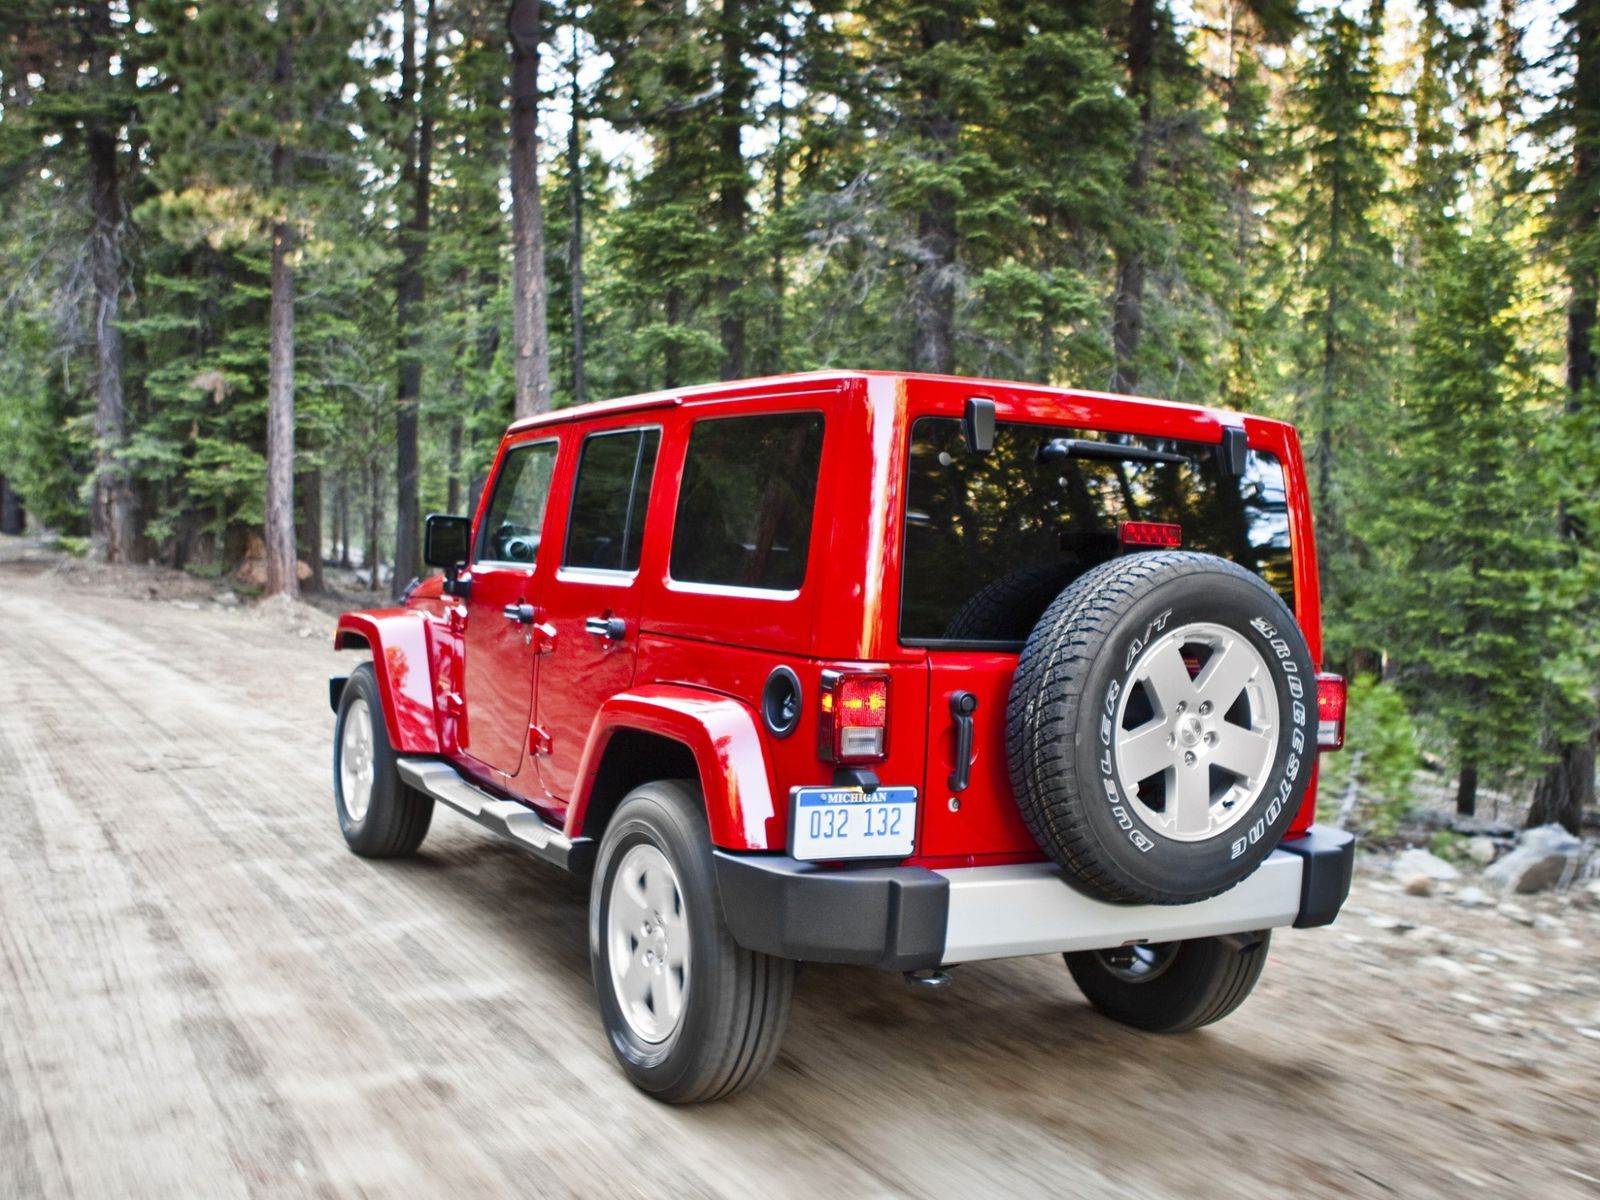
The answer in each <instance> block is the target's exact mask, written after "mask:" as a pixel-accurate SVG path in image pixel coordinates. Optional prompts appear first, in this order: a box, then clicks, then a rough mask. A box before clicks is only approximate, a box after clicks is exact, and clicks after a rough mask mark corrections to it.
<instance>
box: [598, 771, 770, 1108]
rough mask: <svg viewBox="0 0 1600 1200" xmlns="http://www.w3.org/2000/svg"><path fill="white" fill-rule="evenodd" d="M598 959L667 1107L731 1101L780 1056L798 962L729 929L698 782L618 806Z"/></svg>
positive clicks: (605, 865) (608, 992) (613, 1025)
mask: <svg viewBox="0 0 1600 1200" xmlns="http://www.w3.org/2000/svg"><path fill="white" fill-rule="evenodd" d="M589 956H590V960H591V962H592V964H593V968H594V986H595V993H596V996H597V998H598V1000H599V1004H600V1016H601V1020H602V1021H603V1022H604V1024H605V1029H606V1034H607V1036H608V1038H609V1039H610V1042H611V1049H612V1051H613V1053H615V1054H616V1056H617V1061H618V1062H619V1063H621V1064H622V1069H623V1070H624V1071H626V1072H627V1074H628V1077H629V1078H630V1079H632V1080H633V1082H634V1083H636V1084H637V1085H638V1086H639V1087H640V1088H642V1089H643V1090H644V1091H646V1092H649V1093H650V1094H651V1095H652V1096H654V1097H656V1098H657V1099H658V1100H665V1101H668V1102H671V1103H676V1104H686V1103H693V1102H696V1101H701V1100H718V1099H721V1098H722V1097H724V1096H730V1095H732V1094H733V1093H735V1092H738V1091H741V1090H743V1089H744V1088H746V1087H749V1086H750V1085H751V1084H752V1083H754V1082H755V1081H756V1080H757V1079H759V1078H761V1076H762V1075H763V1074H764V1073H765V1072H766V1070H767V1068H768V1067H769V1066H771V1065H772V1060H773V1059H774V1058H776V1057H777V1053H778V1045H779V1042H780V1041H781V1040H782V1038H783V1030H784V1026H785V1025H787V1024H788V1020H789V1003H790V998H791V996H792V995H793V992H794V963H792V962H790V961H788V960H787V959H781V958H773V957H771V956H770V955H766V954H758V953H756V952H754V951H751V950H746V949H744V948H742V947H741V946H739V945H738V944H737V943H736V942H735V941H734V940H733V936H732V935H731V934H730V933H729V932H728V927H727V924H726V923H725V922H724V920H723V915H722V897H721V895H720V893H719V892H718V889H717V878H716V868H715V865H714V863H713V861H712V856H711V838H710V831H709V830H708V828H707V826H706V819H705V810H704V803H703V801H702V800H701V796H700V790H699V788H697V787H696V786H695V785H694V784H693V783H691V782H689V781H686V780H663V781H660V782H656V783H648V784H644V785H642V786H640V787H637V788H635V789H634V790H633V791H632V792H630V793H629V794H628V795H627V796H626V797H625V798H624V799H623V801H622V804H621V806H620V807H618V809H617V812H616V815H615V816H614V817H612V819H611V823H610V824H609V825H608V826H607V827H606V832H605V836H604V837H603V838H602V839H601V842H600V854H599V860H598V861H597V862H596V864H595V871H594V881H593V883H592V885H591V890H590V893H589Z"/></svg>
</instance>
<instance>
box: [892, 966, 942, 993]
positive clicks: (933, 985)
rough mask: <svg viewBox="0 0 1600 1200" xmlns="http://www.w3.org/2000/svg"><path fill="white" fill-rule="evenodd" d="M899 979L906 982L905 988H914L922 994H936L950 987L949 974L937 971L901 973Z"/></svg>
mask: <svg viewBox="0 0 1600 1200" xmlns="http://www.w3.org/2000/svg"><path fill="white" fill-rule="evenodd" d="M900 978H902V979H904V980H905V981H906V986H908V987H914V988H916V989H917V990H918V991H922V992H937V991H938V990H939V989H940V988H947V987H949V986H950V972H948V971H940V970H937V969H935V970H923V971H903V972H901V975H900Z"/></svg>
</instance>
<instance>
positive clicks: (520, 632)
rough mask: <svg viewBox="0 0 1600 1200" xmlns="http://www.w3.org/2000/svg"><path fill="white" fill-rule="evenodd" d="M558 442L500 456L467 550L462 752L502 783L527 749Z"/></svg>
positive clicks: (515, 448) (531, 445)
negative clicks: (538, 578) (538, 581)
mask: <svg viewBox="0 0 1600 1200" xmlns="http://www.w3.org/2000/svg"><path fill="white" fill-rule="evenodd" d="M558 445H559V443H558V442H557V441H556V440H555V439H553V438H551V439H548V440H545V441H538V442H524V443H521V444H520V445H516V446H512V447H511V448H510V449H509V450H507V451H506V453H505V457H504V459H503V460H502V461H501V464H500V470H499V472H498V474H497V475H496V476H495V483H494V492H493V494H492V495H491V496H490V498H489V507H488V508H487V509H486V510H485V512H484V518H483V524H482V526H481V527H480V528H479V530H478V536H477V540H476V542H475V543H474V546H473V550H474V555H475V557H474V560H473V563H472V576H471V578H472V592H471V595H470V596H469V598H468V600H467V629H466V655H465V658H466V664H465V670H464V671H463V675H464V680H463V686H462V690H463V693H464V695H465V700H466V706H467V720H466V722H465V723H464V724H465V728H466V737H465V738H464V739H463V746H462V748H463V749H464V750H465V751H466V752H467V753H468V754H469V755H471V756H472V757H473V758H474V759H476V760H477V761H478V762H480V763H482V764H483V765H484V766H485V767H488V768H489V769H490V770H491V771H493V772H494V773H495V774H496V775H498V776H501V777H502V778H501V780H500V782H502V783H505V782H506V781H507V780H509V779H510V778H511V777H512V776H514V775H516V773H517V771H518V769H519V768H520V767H521V765H522V756H523V753H524V751H525V750H526V747H527V744H528V719H529V714H530V712H531V709H532V704H533V685H534V670H535V667H536V664H537V663H538V661H539V660H538V651H539V645H540V642H539V633H538V630H539V625H540V619H541V613H540V610H539V607H538V596H537V595H536V588H535V585H534V580H535V568H536V567H537V565H538V562H539V544H540V542H541V540H542V538H543V532H544V516H545V510H546V509H547V508H548V501H549V498H550V481H551V478H552V476H553V475H554V474H555V465H556V450H557V447H558Z"/></svg>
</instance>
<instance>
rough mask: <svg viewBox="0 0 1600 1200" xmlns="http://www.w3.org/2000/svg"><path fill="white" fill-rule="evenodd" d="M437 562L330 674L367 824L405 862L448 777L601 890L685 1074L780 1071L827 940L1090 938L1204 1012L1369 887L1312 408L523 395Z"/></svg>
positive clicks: (358, 628) (1016, 389)
mask: <svg viewBox="0 0 1600 1200" xmlns="http://www.w3.org/2000/svg"><path fill="white" fill-rule="evenodd" d="M425 557H426V560H427V561H428V563H429V564H431V565H433V566H436V567H440V568H442V569H443V572H444V574H443V575H442V576H435V577H433V578H430V579H428V580H425V581H424V582H422V583H421V584H417V585H413V587H412V588H411V589H410V592H409V594H408V596H407V597H406V599H405V601H404V604H403V606H402V607H400V608H389V609H378V610H373V611H368V612H357V613H347V614H345V615H344V616H342V617H341V618H340V619H339V625H338V632H337V635H336V645H337V646H338V647H340V648H343V649H364V650H370V651H371V655H372V661H371V663H370V664H362V665H361V666H360V667H358V668H357V669H356V670H355V672H354V673H353V674H352V675H350V676H349V677H348V678H347V679H345V678H339V679H334V680H333V681H332V683H331V697H330V698H331V700H332V703H333V706H334V709H335V711H336V712H337V713H338V723H337V725H336V727H335V733H334V771H333V775H334V793H335V799H336V806H337V810H338V816H339V825H340V828H341V829H342V830H343V832H344V836H345V840H346V841H347V842H348V843H349V845H350V848H351V849H352V850H353V851H355V852H356V853H357V854H361V855H366V856H369V857H375V858H381V857H387V856H392V855H401V854H409V853H411V852H412V851H414V850H416V849H417V847H418V845H419V844H420V843H421V841H422V839H423V837H424V835H425V834H426V833H427V830H428V822H429V818H430V817H431V815H432V812H433V807H434V801H443V802H444V803H445V804H447V805H449V806H450V807H451V808H454V809H456V810H458V811H460V812H462V813H465V814H466V815H467V816H469V817H472V818H473V819H475V820H476V821H478V822H480V823H481V824H483V825H486V826H488V827H489V828H490V829H492V830H493V831H495V832H496V833H497V834H499V835H501V836H502V837H504V838H507V839H509V841H510V842H512V843H513V844H515V845H517V846H519V847H521V848H523V849H525V850H527V851H529V852H531V853H532V854H534V855H536V856H537V857H539V858H542V859H545V860H546V861H548V862H552V863H555V864H556V865H558V866H561V867H564V868H566V869H567V870H569V871H573V872H581V873H584V874H590V875H592V877H593V882H592V885H591V890H590V908H589V914H590V915H589V945H590V954H591V958H592V961H593V968H594V980H595V991H596V994H597V996H598V999H599V1005H600V1011H601V1016H602V1019H603V1021H604V1024H605V1028H606V1032H607V1034H608V1035H609V1037H610V1041H611V1045H612V1048H613V1049H614V1051H615V1052H616V1056H617V1058H618V1059H619V1060H620V1062H621V1063H622V1066H623V1068H624V1070H626V1071H627V1073H628V1074H629V1076H631V1077H632V1079H633V1080H634V1081H635V1082H636V1083H637V1084H638V1085H639V1086H640V1087H642V1088H644V1089H645V1090H646V1091H648V1092H650V1093H651V1094H653V1095H655V1096H658V1097H660V1098H661V1099H663V1100H671V1101H694V1100H707V1099H712V1098H715V1097H719V1096H725V1095H728V1094H730V1093H732V1092H735V1091H737V1090H739V1089H740V1088H743V1087H745V1086H747V1085H748V1084H750V1083H751V1082H753V1081H754V1080H755V1079H757V1078H759V1077H760V1075H761V1073H762V1072H763V1071H764V1070H765V1069H766V1068H767V1066H768V1065H769V1064H770V1063H771V1062H772V1059H773V1057H774V1056H775V1055H776V1053H777V1049H778V1042H779V1038H780V1037H781V1035H782V1032H783V1028H784V1024H785V1022H786V1020H787V1018H788V1013H789V1001H790V994H791V991H792V987H793V980H794V964H795V962H796V961H814V962H833V963H858V964H866V965H870V966H875V967H880V968H884V969H887V970H895V971H903V972H906V973H907V975H908V978H911V979H913V980H915V981H919V982H923V983H927V984H939V983H943V982H945V980H946V976H945V975H944V973H943V971H942V970H941V968H943V967H947V966H949V965H951V964H954V963H964V962H972V961H974V960H978V959H985V958H999V957H1004V956H1008V955H1025V954H1045V953H1063V954H1064V955H1065V957H1066V963H1067V967H1068V969H1069V970H1070V971H1071V973H1072V976H1073V978H1074V979H1075V980H1076V981H1077V983H1078V986H1079V987H1080V988H1081V989H1082V990H1083V991H1084V993H1085V994H1086V995H1087V996H1088V998H1089V1000H1090V1001H1091V1002H1092V1003H1093V1004H1094V1005H1095V1006H1096V1007H1097V1008H1099V1009H1100V1010H1101V1011H1102V1012H1104V1013H1106V1014H1107V1015H1109V1016H1111V1017H1113V1018H1115V1019H1117V1020H1119V1021H1124V1022H1126V1023H1128V1024H1131V1025H1135V1026H1138V1027H1139V1028H1142V1029H1148V1030H1157V1031H1176V1030H1185V1029H1193V1028H1195V1027H1196V1026H1199V1025H1203V1024H1206V1023H1208V1022H1210V1021H1215V1020H1217V1019H1218V1018H1219V1017H1222V1016H1224V1015H1225V1014H1227V1013H1228V1012H1230V1011H1232V1010H1233V1009H1234V1008H1235V1007H1236V1006H1237V1005H1238V1004H1239V1003H1240V1002H1241V1001H1242V1000H1243V999H1244V997H1245V995H1246V994H1247V993H1248V992H1249V991H1250V989H1251V987H1252V985H1253V984H1254V983H1255V981H1256V979H1257V977H1258V976H1259V974H1260V972H1261V968H1262V964H1263V962H1264V960H1265V957H1266V953H1267V946H1268V939H1269V931H1270V930H1271V929H1273V928H1274V927H1277V926H1284V925H1294V926H1299V927H1304V926H1312V925H1324V924H1327V923H1328V922H1330V921H1332V920H1333V918H1334V915H1335V914H1336V913H1337V912H1338V910H1339V907H1340V905H1341V904H1343V902H1344V899H1345V896H1346V894H1347V892H1348V890H1349V884H1350V871H1351V863H1352V856H1353V845H1352V842H1351V839H1350V838H1349V836H1348V835H1345V834H1342V833H1337V832H1334V831H1330V830H1326V829H1322V828H1318V827H1314V826H1313V825H1312V823H1311V822H1312V817H1313V810H1314V807H1315V803H1314V780H1315V776H1316V762H1317V759H1316V755H1317V752H1318V750H1319V749H1331V748H1334V747H1337V746H1338V745H1339V744H1340V742H1341V741H1342V738H1343V716H1344V712H1343V710H1344V684H1343V681H1342V680H1340V679H1338V678H1336V677H1333V676H1328V675H1318V673H1317V665H1318V661H1319V658H1320V655H1321V617H1320V612H1319V603H1318V596H1317V560H1316V554H1315V552H1314V548H1313V542H1312V530H1311V510H1310V507H1309V504H1308V502H1307V495H1306V481H1305V473H1304V467H1303V464H1302V462H1301V457H1300V449H1299V444H1298V441H1297V439H1296V437H1295V433H1294V430H1293V429H1292V428H1291V427H1290V426H1288V425H1285V424H1283V423H1281V422H1278V421H1270V420H1263V419H1260V418H1257V417H1247V416H1240V415H1237V414H1234V413H1226V412H1218V411H1213V410H1209V409H1203V408H1193V407H1187V406H1179V405H1172V404H1164V403H1160V402H1157V401H1153V400H1139V399H1131V398H1127V397H1122V396H1108V395H1096V394H1089V393H1084V392H1073V391H1064V390H1060V389H1055V388H1046V387H1036V386H1032V385H1027V384H1015V383H997V382H992V381H987V380H974V379H955V378H946V377H927V376H917V375H897V374H877V373H870V372H824V373H818V374H812V375H801V376H791V377H784V378H775V379H762V380H755V381H751V382H742V383H728V384H718V385H715V386H710V387H701V388H690V389H684V390H681V391H672V392H664V393H660V394H657V395H650V396H642V397H637V398H634V399H628V400H619V401H614V402H610V403H604V404H594V405H589V406H587V407H584V408H572V409H564V410H561V411H559V412H553V413H549V414H546V415H543V416H538V417H534V418H531V419H528V420H523V421H518V422H517V423H516V424H514V425H513V426H512V427H511V428H510V430H508V431H507V433H506V436H505V439H504V441H503V443H502V444H501V446H500V451H499V456H498V458H497V460H496V462H495V466H494V470H493V473H492V474H491V476H490V478H489V482H488V486H487V487H486V488H485V490H484V493H483V498H482V500H481V502H480V503H479V505H478V512H477V516H476V518H475V519H473V520H470V521H469V520H468V519H467V518H465V517H447V516H434V517H429V518H428V522H427V534H426V553H425Z"/></svg>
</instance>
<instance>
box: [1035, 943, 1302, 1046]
mask: <svg viewBox="0 0 1600 1200" xmlns="http://www.w3.org/2000/svg"><path fill="white" fill-rule="evenodd" d="M1271 942H1272V937H1271V934H1270V932H1262V933H1259V934H1254V933H1251V934H1235V935H1232V936H1229V937H1210V938H1195V939H1193V940H1191V941H1186V942H1167V943H1165V944H1163V945H1159V946H1129V947H1124V948H1123V949H1121V950H1083V951H1078V952H1076V953H1073V954H1066V955H1063V956H1062V957H1064V958H1065V959H1066V960H1067V970H1069V971H1071V972H1072V978H1073V981H1074V982H1075V983H1077V985H1078V987H1079V989H1080V990H1081V991H1082V992H1083V994H1084V995H1085V996H1086V997H1087V998H1088V1000H1089V1003H1090V1004H1092V1005H1094V1006H1095V1008H1096V1009H1098V1010H1099V1011H1100V1012H1102V1013H1104V1014H1105V1015H1106V1016H1108V1017H1110V1018H1111V1019H1112V1020H1113V1021H1120V1022H1121V1023H1122V1024H1124V1025H1131V1026H1133V1027H1134V1028H1135V1029H1143V1030H1145V1031H1146V1032H1148V1033H1185V1032H1187V1031H1188V1030H1191V1029H1198V1028H1200V1026H1202V1025H1209V1024H1211V1023H1212V1022H1213V1021H1220V1020H1222V1018H1223V1017H1225V1016H1227V1015H1228V1014H1229V1013H1231V1012H1232V1011H1233V1010H1234V1009H1236V1008H1238V1007H1239V1005H1241V1004H1243V1003H1244V1000H1245V997H1246V996H1248V995H1249V994H1250V990H1251V989H1252V988H1254V987H1255V986H1256V980H1258V979H1260V978H1261V968H1262V967H1263V966H1265V965H1266V962H1267V948H1268V947H1269V946H1270V945H1271ZM1130 968H1131V969H1130Z"/></svg>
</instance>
